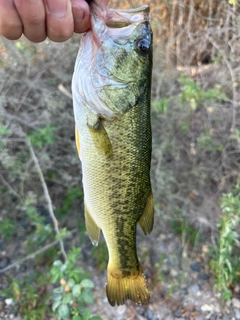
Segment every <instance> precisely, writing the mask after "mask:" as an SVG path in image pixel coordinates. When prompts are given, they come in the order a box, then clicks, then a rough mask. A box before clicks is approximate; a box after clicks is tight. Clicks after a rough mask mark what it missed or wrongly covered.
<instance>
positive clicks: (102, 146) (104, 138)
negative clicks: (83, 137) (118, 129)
mask: <svg viewBox="0 0 240 320" xmlns="http://www.w3.org/2000/svg"><path fill="white" fill-rule="evenodd" d="M87 125H88V128H89V130H90V132H91V135H92V138H93V142H94V145H95V147H96V149H97V150H98V152H99V153H100V154H101V155H104V156H106V157H107V158H109V157H111V156H112V144H111V142H110V140H109V137H108V134H107V131H106V130H105V128H104V126H103V124H102V122H101V119H100V118H98V119H97V121H96V122H95V123H94V124H93V125H92V124H90V123H88V124H87Z"/></svg>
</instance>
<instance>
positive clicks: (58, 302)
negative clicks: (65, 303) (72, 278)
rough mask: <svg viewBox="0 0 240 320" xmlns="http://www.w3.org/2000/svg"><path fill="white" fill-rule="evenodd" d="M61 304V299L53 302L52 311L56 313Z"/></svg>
mask: <svg viewBox="0 0 240 320" xmlns="http://www.w3.org/2000/svg"><path fill="white" fill-rule="evenodd" d="M60 304H61V299H60V300H56V301H54V302H53V305H52V311H53V312H54V311H55V310H56V309H57V308H58V307H59V306H60Z"/></svg>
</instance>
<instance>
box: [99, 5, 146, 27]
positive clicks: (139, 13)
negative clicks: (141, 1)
mask: <svg viewBox="0 0 240 320" xmlns="http://www.w3.org/2000/svg"><path fill="white" fill-rule="evenodd" d="M148 15H149V7H148V6H142V7H140V8H135V9H128V10H114V9H109V10H107V15H106V21H105V23H106V26H107V27H109V28H123V27H127V26H129V25H131V24H133V23H139V22H143V21H148V20H149V18H148Z"/></svg>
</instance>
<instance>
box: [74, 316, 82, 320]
mask: <svg viewBox="0 0 240 320" xmlns="http://www.w3.org/2000/svg"><path fill="white" fill-rule="evenodd" d="M72 320H82V317H81V316H73V317H72Z"/></svg>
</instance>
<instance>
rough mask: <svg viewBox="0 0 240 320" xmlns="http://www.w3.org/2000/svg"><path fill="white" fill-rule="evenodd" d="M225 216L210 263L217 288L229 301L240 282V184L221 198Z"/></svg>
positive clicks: (222, 218)
mask: <svg viewBox="0 0 240 320" xmlns="http://www.w3.org/2000/svg"><path fill="white" fill-rule="evenodd" d="M221 208H222V212H223V216H222V217H221V219H220V221H219V238H218V240H217V247H216V248H213V250H211V252H212V254H213V256H212V259H211V261H210V264H211V266H212V270H213V272H214V275H215V282H216V288H217V289H218V290H219V291H221V293H222V297H223V298H224V299H225V300H229V299H230V298H231V297H232V289H233V288H234V286H235V285H236V284H238V283H239V281H240V260H239V256H240V240H239V232H238V230H239V227H240V183H238V184H237V185H236V187H235V188H234V190H233V191H232V192H230V193H228V194H224V195H222V197H221Z"/></svg>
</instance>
